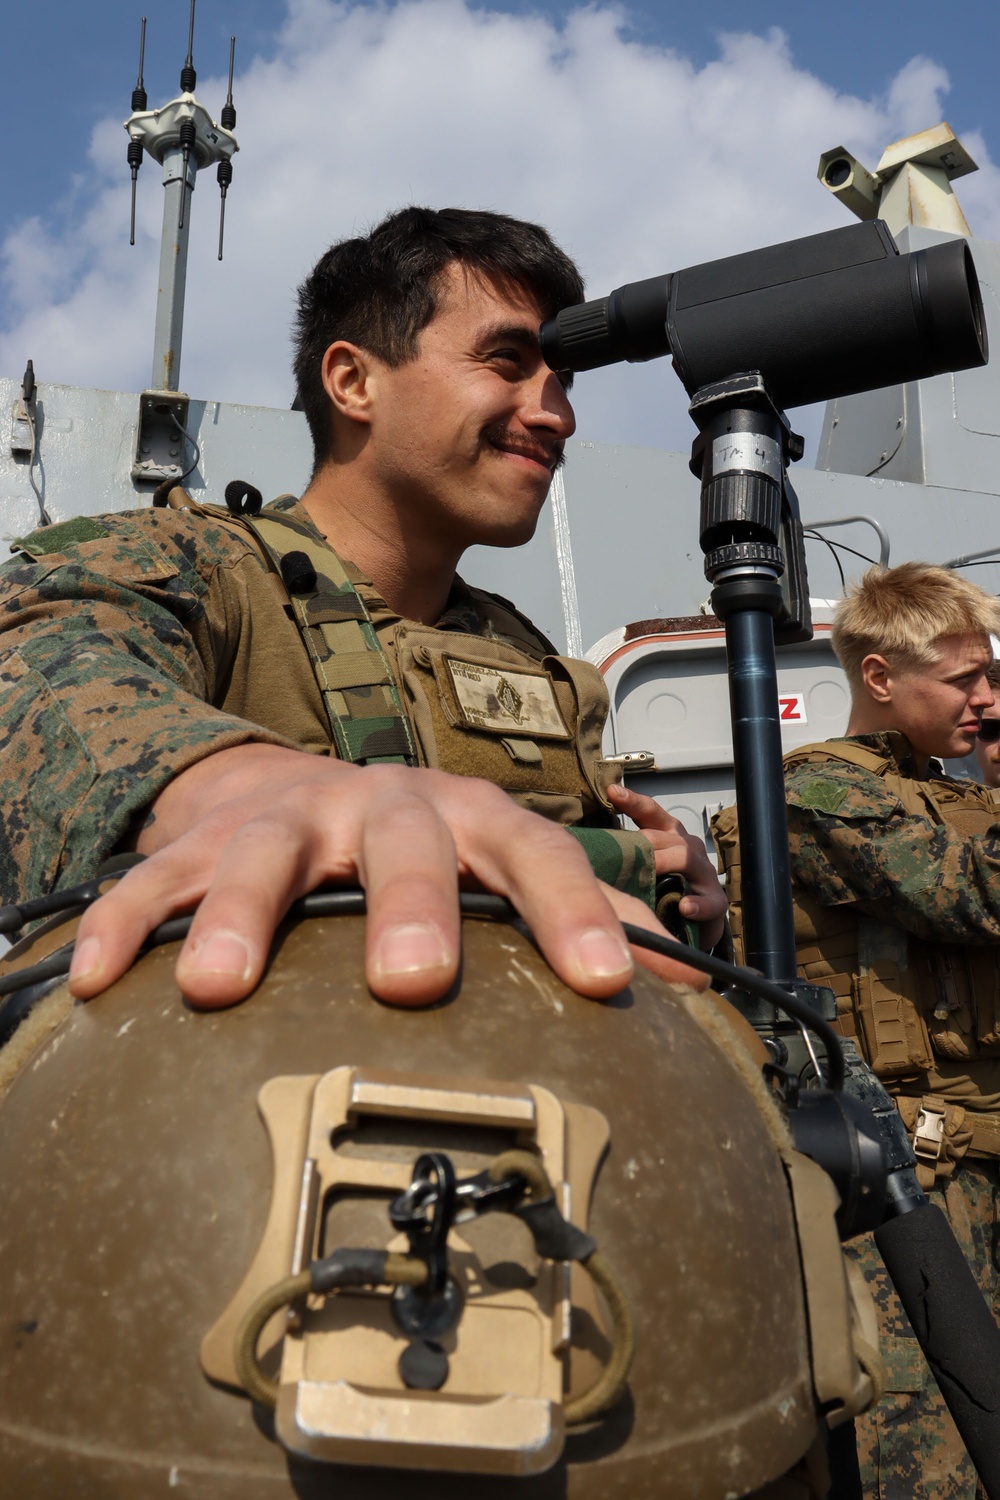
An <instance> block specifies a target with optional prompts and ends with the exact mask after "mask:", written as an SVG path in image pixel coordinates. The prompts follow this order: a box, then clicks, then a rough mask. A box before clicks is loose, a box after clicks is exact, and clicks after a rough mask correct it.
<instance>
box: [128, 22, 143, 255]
mask: <svg viewBox="0 0 1000 1500" xmlns="http://www.w3.org/2000/svg"><path fill="white" fill-rule="evenodd" d="M145 55H146V17H145V16H143V18H142V29H141V30H140V32H139V77H138V80H137V81H136V85H135V88H134V89H133V90H132V113H133V114H136V113H137V112H138V111H140V110H144V109H145V108H146V103H147V100H146V89H145V86H144V84H143V81H142V63H143V58H144V57H145ZM125 160H126V161H127V162H128V165H129V169H130V171H131V173H132V215H131V219H130V222H129V234H128V242H129V244H130V245H134V244H135V185H136V180H137V178H138V176H139V168H140V167H141V166H142V142H141V141H137V140H136V139H135V138H134V137H130V138H129V143H128V151H127V152H126V153H125Z"/></svg>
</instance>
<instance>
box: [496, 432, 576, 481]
mask: <svg viewBox="0 0 1000 1500" xmlns="http://www.w3.org/2000/svg"><path fill="white" fill-rule="evenodd" d="M483 441H484V442H486V443H489V444H490V446H491V447H494V448H506V449H507V450H508V452H512V453H523V454H524V456H525V457H526V458H535V459H538V460H539V462H541V463H543V464H546V465H547V467H548V468H549V469H550V470H551V472H552V473H553V474H554V473H555V472H556V470H557V469H561V468H562V466H563V464H564V463H565V462H566V454H565V451H564V448H563V444H562V443H560V442H558V441H553V442H551V443H540V442H538V441H537V440H533V439H532V438H529V437H525V435H524V433H523V432H514V431H513V430H512V429H511V428H510V427H507V426H505V425H504V423H503V422H494V424H493V425H492V426H491V427H486V428H484V429H483Z"/></svg>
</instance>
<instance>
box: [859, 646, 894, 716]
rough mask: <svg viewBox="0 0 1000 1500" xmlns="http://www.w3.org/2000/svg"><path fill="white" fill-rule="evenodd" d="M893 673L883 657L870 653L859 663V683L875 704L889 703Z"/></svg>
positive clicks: (890, 700)
mask: <svg viewBox="0 0 1000 1500" xmlns="http://www.w3.org/2000/svg"><path fill="white" fill-rule="evenodd" d="M894 679H895V673H894V672H893V670H892V667H891V666H890V665H889V663H888V662H887V661H886V659H885V657H884V656H877V655H876V654H875V652H872V653H871V655H870V656H866V657H865V659H864V661H863V662H862V663H861V681H862V683H863V684H864V687H865V691H866V692H867V693H868V696H869V697H870V698H871V699H872V700H873V701H874V702H875V703H891V702H892V694H893V688H894V685H895V683H894Z"/></svg>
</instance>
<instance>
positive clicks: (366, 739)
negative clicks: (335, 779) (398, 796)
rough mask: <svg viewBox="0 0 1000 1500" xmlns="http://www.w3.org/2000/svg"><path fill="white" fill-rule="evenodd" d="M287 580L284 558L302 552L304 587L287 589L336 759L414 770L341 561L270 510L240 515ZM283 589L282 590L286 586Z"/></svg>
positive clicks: (385, 676)
mask: <svg viewBox="0 0 1000 1500" xmlns="http://www.w3.org/2000/svg"><path fill="white" fill-rule="evenodd" d="M240 520H241V522H242V524H243V525H244V526H246V527H248V528H249V530H251V531H252V532H253V533H254V535H255V536H256V537H257V539H258V541H259V542H260V544H261V546H262V547H263V548H264V551H265V553H266V554H267V557H268V558H269V560H270V561H271V563H272V564H273V566H274V569H275V571H276V572H277V574H278V577H279V578H281V579H282V581H284V577H285V575H284V573H283V572H282V567H281V563H282V558H285V557H287V556H288V555H289V553H293V552H297V553H299V554H302V553H304V554H305V556H306V558H307V559H308V561H309V563H310V564H311V569H310V568H303V570H302V576H303V582H304V583H307V584H308V587H306V588H297V589H296V590H295V592H294V593H293V592H292V590H291V589H288V598H289V602H290V604H291V606H292V611H293V614H294V617H295V622H296V624H297V625H298V627H299V633H300V634H301V636H302V639H303V641H304V642H305V645H306V649H307V650H308V652H309V659H310V661H311V662H312V666H313V671H314V673H315V675H316V681H317V683H318V684H319V689H320V692H321V693H322V695H323V703H324V706H325V708H326V713H327V718H328V719H329V721H330V728H331V730H332V732H333V738H334V741H335V743H336V746H337V751H338V754H339V755H340V758H341V760H349V761H355V762H358V763H360V764H362V765H408V766H412V765H415V764H416V761H417V756H416V751H415V750H414V747H413V738H412V735H411V734H410V725H409V721H408V720H407V717H406V713H405V711H404V709H403V705H402V701H401V700H400V696H399V690H398V688H397V687H396V683H395V679H394V678H393V675H392V671H391V668H390V666H389V662H388V660H387V659H386V655H385V652H384V651H383V650H382V646H381V644H380V642H379V639H378V636H377V635H376V633H375V627H374V625H373V624H372V622H371V617H370V616H369V614H368V610H367V608H366V606H365V603H364V600H363V599H362V598H361V595H360V594H359V593H358V591H357V589H356V588H355V587H354V584H353V583H352V582H351V580H350V578H349V577H348V575H347V570H346V569H345V567H344V565H343V563H342V562H341V560H340V558H339V557H338V556H337V554H336V552H334V550H333V548H332V547H330V546H328V545H327V543H326V542H324V541H323V540H322V539H321V538H320V537H319V536H317V535H316V534H315V533H314V532H312V531H311V530H310V529H309V528H307V527H305V526H302V525H300V524H299V523H298V522H297V521H295V520H293V518H292V517H291V516H287V515H283V514H281V512H280V511H279V512H275V511H273V510H270V509H268V510H265V511H259V512H258V513H257V515H255V516H248V515H243V516H241V517H240ZM286 588H287V585H286Z"/></svg>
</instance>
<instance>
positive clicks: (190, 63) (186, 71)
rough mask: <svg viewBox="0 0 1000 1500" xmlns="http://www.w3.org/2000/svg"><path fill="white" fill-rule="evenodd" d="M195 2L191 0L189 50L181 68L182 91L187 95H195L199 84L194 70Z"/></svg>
mask: <svg viewBox="0 0 1000 1500" xmlns="http://www.w3.org/2000/svg"><path fill="white" fill-rule="evenodd" d="M193 53H194V0H191V15H190V18H189V20H188V50H187V57H186V58H185V59H184V66H183V68H181V89H182V91H183V92H184V93H185V94H193V93H194V86H195V84H196V83H197V82H198V75H197V73H196V72H195V70H194V56H193Z"/></svg>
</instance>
